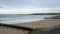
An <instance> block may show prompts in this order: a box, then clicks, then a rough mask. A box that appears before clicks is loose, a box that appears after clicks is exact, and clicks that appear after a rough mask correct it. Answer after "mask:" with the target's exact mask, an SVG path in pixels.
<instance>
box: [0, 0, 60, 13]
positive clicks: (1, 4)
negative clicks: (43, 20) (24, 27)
mask: <svg viewBox="0 0 60 34" xmlns="http://www.w3.org/2000/svg"><path fill="white" fill-rule="evenodd" d="M30 13H60V0H0V14H30Z"/></svg>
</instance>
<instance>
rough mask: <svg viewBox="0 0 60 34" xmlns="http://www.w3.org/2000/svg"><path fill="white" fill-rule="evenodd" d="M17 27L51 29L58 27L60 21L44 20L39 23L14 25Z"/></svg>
mask: <svg viewBox="0 0 60 34" xmlns="http://www.w3.org/2000/svg"><path fill="white" fill-rule="evenodd" d="M15 25H17V26H23V27H29V28H34V29H35V28H52V27H55V26H58V25H60V19H46V20H41V21H34V22H28V23H20V24H15Z"/></svg>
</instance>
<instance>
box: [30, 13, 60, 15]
mask: <svg viewBox="0 0 60 34" xmlns="http://www.w3.org/2000/svg"><path fill="white" fill-rule="evenodd" d="M29 15H60V13H32V14H29Z"/></svg>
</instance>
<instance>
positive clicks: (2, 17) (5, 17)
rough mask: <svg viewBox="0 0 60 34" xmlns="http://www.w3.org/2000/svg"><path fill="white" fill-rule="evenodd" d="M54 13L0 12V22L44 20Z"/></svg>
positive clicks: (13, 22) (12, 22)
mask: <svg viewBox="0 0 60 34" xmlns="http://www.w3.org/2000/svg"><path fill="white" fill-rule="evenodd" d="M50 16H54V15H24V14H0V23H4V24H15V23H26V22H33V21H38V20H44V18H46V17H50Z"/></svg>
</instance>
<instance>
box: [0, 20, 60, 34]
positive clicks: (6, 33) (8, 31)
mask: <svg viewBox="0 0 60 34" xmlns="http://www.w3.org/2000/svg"><path fill="white" fill-rule="evenodd" d="M15 25H17V26H23V27H28V28H33V29H36V28H46V29H50V30H51V29H55V28H57V26H58V27H60V26H59V25H60V19H46V20H42V21H35V22H29V23H20V24H15ZM27 33H28V31H25V30H17V29H13V28H9V27H0V34H27Z"/></svg>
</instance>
